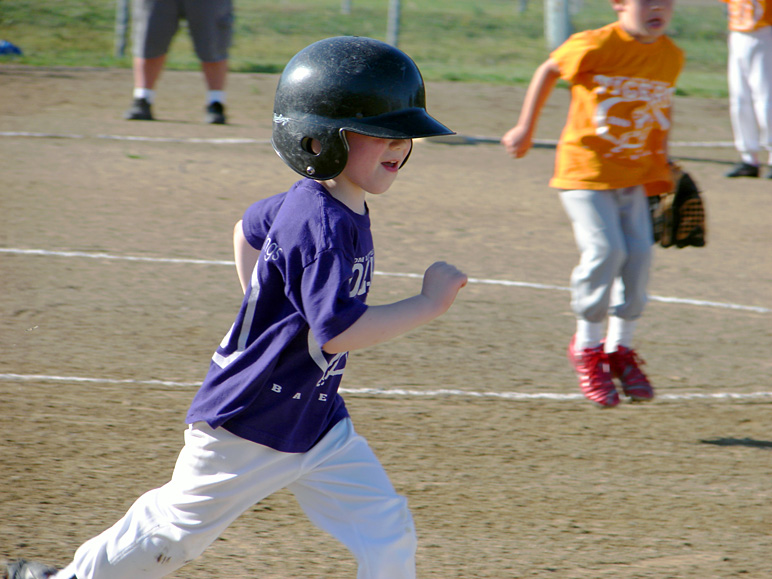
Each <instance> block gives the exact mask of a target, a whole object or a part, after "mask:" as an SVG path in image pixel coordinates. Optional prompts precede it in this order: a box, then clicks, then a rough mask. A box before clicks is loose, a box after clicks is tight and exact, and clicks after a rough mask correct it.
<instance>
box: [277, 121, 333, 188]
mask: <svg viewBox="0 0 772 579" xmlns="http://www.w3.org/2000/svg"><path fill="white" fill-rule="evenodd" d="M314 141H316V142H317V143H319V150H318V151H317V150H314V146H313V143H314ZM271 142H272V144H273V147H274V149H275V150H276V152H277V153H279V156H280V157H281V158H282V159H283V160H284V162H285V163H287V165H289V166H290V167H291V168H292V169H293V170H294V171H295V172H297V173H299V174H300V175H302V176H303V177H307V178H309V179H315V180H318V181H324V180H327V179H333V178H334V177H337V176H338V175H339V174H340V172H341V171H343V169H344V168H345V167H346V161H347V160H348V143H347V142H346V138H345V136H344V134H343V130H342V129H339V128H337V127H324V126H319V125H316V126H309V124H308V123H296V122H294V121H291V120H287V119H284V122H282V123H277V122H275V123H274V130H273V136H272V137H271Z"/></svg>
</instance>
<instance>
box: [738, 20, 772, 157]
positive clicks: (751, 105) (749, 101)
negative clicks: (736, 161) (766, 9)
mask: <svg viewBox="0 0 772 579" xmlns="http://www.w3.org/2000/svg"><path fill="white" fill-rule="evenodd" d="M727 78H728V82H729V115H730V118H731V120H732V131H733V132H734V144H735V148H736V149H737V151H738V152H739V153H740V154H741V156H742V159H743V161H745V162H746V163H751V164H754V165H757V164H759V162H760V161H759V158H758V155H759V152H760V151H761V149H762V148H763V149H766V150H767V151H768V152H769V154H770V156H772V26H766V27H764V28H761V29H759V30H757V31H755V32H734V31H732V32H730V33H729V61H728V65H727ZM769 163H770V164H771V165H772V158H771V159H770V160H769Z"/></svg>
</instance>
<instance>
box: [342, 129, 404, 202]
mask: <svg viewBox="0 0 772 579" xmlns="http://www.w3.org/2000/svg"><path fill="white" fill-rule="evenodd" d="M346 140H347V141H348V145H349V152H348V161H347V162H346V168H345V169H343V172H342V173H341V174H340V175H339V176H338V177H337V178H336V181H338V182H339V183H341V181H343V180H345V181H346V182H347V183H348V184H349V185H353V186H355V187H358V188H361V189H363V190H365V191H367V192H368V193H372V194H374V195H378V194H380V193H384V192H385V191H387V190H388V189H389V187H391V184H392V183H394V180H395V179H396V178H397V172H398V171H399V168H400V167H401V166H402V163H403V162H404V161H405V159H406V158H407V156H408V154H409V153H410V149H411V147H412V146H413V141H412V140H410V139H380V138H377V137H368V136H365V135H360V134H359V133H352V132H350V131H347V132H346Z"/></svg>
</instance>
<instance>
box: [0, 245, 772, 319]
mask: <svg viewBox="0 0 772 579" xmlns="http://www.w3.org/2000/svg"><path fill="white" fill-rule="evenodd" d="M0 253H8V254H17V255H42V256H50V257H82V258H88V259H107V260H121V261H134V262H149V263H177V264H191V265H225V266H230V267H233V266H234V265H235V263H234V262H233V261H227V260H211V259H191V258H175V257H142V256H131V255H114V254H109V253H88V252H85V251H50V250H47V249H24V248H15V247H0ZM375 275H382V276H387V277H407V278H414V279H421V278H423V275H422V274H418V273H398V272H387V271H377V270H376V271H375ZM469 283H470V284H480V285H497V286H504V287H521V288H529V289H538V290H552V291H562V292H567V291H570V288H568V287H564V286H558V285H550V284H541V283H531V282H524V281H512V280H501V279H481V278H474V277H472V278H469ZM649 300H651V301H653V302H661V303H668V304H681V305H689V306H697V307H707V308H719V309H725V310H737V311H746V312H755V313H758V314H769V313H772V308H765V307H761V306H746V305H742V304H733V303H725V302H713V301H707V300H694V299H686V298H677V297H666V296H655V295H650V296H649Z"/></svg>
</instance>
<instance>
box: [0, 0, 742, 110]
mask: <svg viewBox="0 0 772 579" xmlns="http://www.w3.org/2000/svg"><path fill="white" fill-rule="evenodd" d="M576 1H577V2H581V7H580V8H578V9H577V10H576V11H575V14H574V16H573V24H574V28H575V29H576V30H583V29H587V28H597V27H599V26H602V25H604V24H606V23H608V22H610V21H611V20H613V19H614V17H615V14H614V12H613V11H612V10H611V8H610V7H609V4H608V0H576ZM235 2H236V28H235V36H234V44H233V47H232V50H231V59H230V67H231V70H233V71H236V72H279V71H281V70H282V68H283V67H284V65H285V64H286V62H287V60H289V58H291V57H292V55H293V54H295V53H296V52H297V51H298V50H300V49H301V48H303V47H304V46H306V45H308V44H310V43H311V42H313V41H315V40H319V39H320V38H325V37H328V36H335V35H342V34H355V35H362V36H372V37H374V38H379V39H381V40H385V37H386V15H387V9H388V0H352V12H351V14H350V15H342V14H341V2H340V0H272V1H269V0H235ZM115 6H116V2H115V0H0V38H2V39H5V40H8V41H10V42H13V43H14V44H16V45H17V46H19V47H20V48H21V49H22V50H23V51H24V55H23V56H21V57H18V56H0V64H2V63H4V62H17V63H20V64H28V65H33V66H88V67H92V66H96V67H130V66H131V60H130V56H129V54H126V55H124V56H123V57H118V58H116V57H115V56H114V46H115ZM543 31H544V23H543V6H542V3H541V2H536V1H534V0H530V2H529V3H528V5H527V7H526V9H525V10H524V11H522V12H521V11H520V1H519V0H405V1H403V2H402V20H401V33H400V42H399V46H400V48H402V49H403V50H405V51H406V52H407V53H408V54H410V55H411V56H412V57H413V59H414V60H415V61H416V62H417V63H418V65H419V67H420V68H421V72H422V73H423V75H424V77H425V78H426V79H427V80H451V81H460V82H488V83H508V84H515V83H516V84H522V83H527V82H528V81H529V80H530V78H531V75H532V74H533V71H534V69H535V68H536V67H537V66H538V65H539V64H540V63H541V62H542V61H543V60H544V59H545V58H546V57H547V55H548V54H549V50H548V47H547V45H546V42H545V40H544V35H543ZM670 33H671V36H672V37H673V38H674V40H675V41H676V42H677V43H678V45H679V46H680V47H681V48H682V49H683V50H684V51H685V52H686V55H687V64H686V67H685V69H684V72H683V75H682V77H681V80H680V82H679V93H680V94H688V95H695V96H710V97H724V96H726V91H727V88H726V17H725V14H724V11H723V8H722V7H721V5H720V3H718V2H716V1H715V0H690V3H685V4H683V5H678V6H676V13H675V17H674V19H673V23H672V25H671V28H670ZM167 68H171V69H183V70H184V69H197V68H198V61H197V59H196V57H195V54H194V53H193V51H192V46H191V43H190V40H189V38H188V37H187V33H186V31H184V30H181V33H180V34H178V35H177V37H176V38H175V40H174V43H173V45H172V49H171V52H170V54H169V58H168V61H167Z"/></svg>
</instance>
